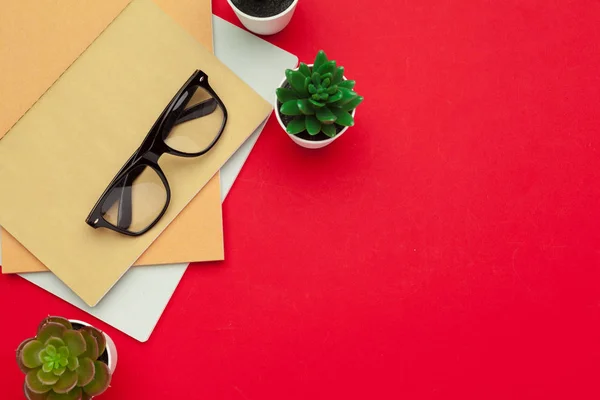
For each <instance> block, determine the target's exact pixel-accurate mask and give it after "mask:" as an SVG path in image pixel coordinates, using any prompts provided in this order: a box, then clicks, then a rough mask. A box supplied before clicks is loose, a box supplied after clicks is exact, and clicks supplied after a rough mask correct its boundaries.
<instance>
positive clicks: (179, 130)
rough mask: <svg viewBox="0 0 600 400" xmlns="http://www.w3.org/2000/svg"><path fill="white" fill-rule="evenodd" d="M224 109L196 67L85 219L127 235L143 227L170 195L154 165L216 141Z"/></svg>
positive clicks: (159, 212)
mask: <svg viewBox="0 0 600 400" xmlns="http://www.w3.org/2000/svg"><path fill="white" fill-rule="evenodd" d="M226 123H227V109H226V108H225V105H224V104H223V102H222V101H221V99H219V96H218V95H217V94H216V93H215V91H214V90H213V89H212V88H211V87H210V85H209V83H208V76H207V75H206V74H205V73H204V72H202V71H200V70H196V71H195V72H194V73H193V74H192V76H190V78H189V79H188V81H187V82H186V83H185V84H184V85H183V86H182V87H181V89H179V91H178V92H177V94H176V95H175V96H174V97H173V99H172V100H171V101H170V102H169V104H168V105H167V107H166V108H165V109H164V110H163V112H162V113H161V114H160V116H159V117H158V119H157V120H156V122H155V123H154V125H153V126H152V128H151V129H150V132H149V133H148V135H146V137H145V139H144V140H143V142H142V144H141V145H140V147H139V148H138V149H137V150H136V151H135V153H134V154H133V155H132V156H131V157H130V158H129V160H128V161H127V162H126V163H125V165H124V166H123V167H122V168H121V170H120V171H119V172H118V173H117V174H116V176H115V177H114V178H113V180H112V181H111V182H110V184H109V185H108V187H107V188H106V190H105V191H104V193H102V195H101V196H100V199H99V200H98V202H97V203H96V205H94V207H93V209H92V211H91V212H90V214H89V215H88V217H87V219H86V223H87V224H88V225H90V226H91V227H93V228H108V229H111V230H113V231H116V232H119V233H121V234H124V235H129V236H139V235H142V234H144V233H146V232H148V231H149V230H150V229H151V228H152V227H153V226H154V225H156V223H157V222H158V221H159V220H160V218H161V217H162V216H163V215H164V213H165V212H166V210H167V208H168V206H169V202H170V199H171V189H170V187H169V182H168V180H167V177H166V176H165V174H164V173H163V171H162V169H161V168H160V166H159V165H158V160H159V159H160V157H161V156H162V155H163V154H165V153H166V154H170V155H173V156H179V157H199V156H201V155H203V154H206V153H207V152H208V151H210V150H211V149H212V148H213V147H214V145H215V144H216V143H217V141H218V140H219V138H220V137H221V134H222V133H223V130H224V129H225V125H226Z"/></svg>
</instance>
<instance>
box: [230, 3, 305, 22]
mask: <svg viewBox="0 0 600 400" xmlns="http://www.w3.org/2000/svg"><path fill="white" fill-rule="evenodd" d="M231 2H232V3H233V4H234V5H235V6H236V7H237V8H238V9H239V10H240V11H241V12H243V13H245V14H248V15H251V16H253V17H259V18H265V17H273V16H275V15H277V14H281V13H282V12H284V11H285V10H287V9H288V7H289V6H291V5H292V3H293V2H294V0H231Z"/></svg>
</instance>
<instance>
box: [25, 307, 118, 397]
mask: <svg viewBox="0 0 600 400" xmlns="http://www.w3.org/2000/svg"><path fill="white" fill-rule="evenodd" d="M105 349H106V340H105V338H104V335H103V334H102V332H100V331H99V330H97V329H96V328H92V327H87V326H84V327H82V328H81V329H77V330H76V329H73V325H72V324H71V323H70V322H69V321H68V320H66V319H64V318H61V317H48V318H46V319H44V320H43V321H42V322H41V323H40V325H39V327H38V330H37V334H36V336H35V337H33V338H29V339H26V340H24V341H23V342H22V343H21V344H20V345H19V348H18V349H17V364H18V365H19V368H20V369H21V371H23V373H24V374H25V385H24V390H25V395H26V396H27V398H28V399H30V400H86V399H90V398H92V397H93V396H98V395H100V394H102V393H103V392H104V391H105V390H106V389H107V388H108V385H109V383H110V379H111V372H110V370H109V368H108V365H106V364H105V363H103V362H102V361H99V360H98V358H99V357H100V356H101V355H102V353H104V350H105Z"/></svg>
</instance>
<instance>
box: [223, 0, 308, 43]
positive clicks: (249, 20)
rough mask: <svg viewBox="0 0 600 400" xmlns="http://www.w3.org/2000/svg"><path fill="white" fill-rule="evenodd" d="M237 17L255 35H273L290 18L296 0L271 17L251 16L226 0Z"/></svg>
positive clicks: (283, 26)
mask: <svg viewBox="0 0 600 400" xmlns="http://www.w3.org/2000/svg"><path fill="white" fill-rule="evenodd" d="M227 2H228V3H229V5H230V6H231V8H232V9H233V11H234V12H235V14H236V15H237V17H238V18H239V20H240V22H241V23H242V25H244V26H245V27H246V29H248V30H249V31H251V32H254V33H256V34H257V35H273V34H275V33H277V32H280V31H282V30H283V28H285V27H286V26H287V25H288V24H289V23H290V20H291V19H292V16H293V15H294V11H295V10H296V6H297V5H298V0H294V2H293V3H292V4H291V5H290V6H289V7H288V8H287V9H286V10H285V11H283V12H281V13H279V14H277V15H273V16H272V17H253V16H252V15H248V14H246V13H244V12H243V11H241V10H240V9H239V8H237V7H236V6H235V4H233V2H232V1H231V0H227Z"/></svg>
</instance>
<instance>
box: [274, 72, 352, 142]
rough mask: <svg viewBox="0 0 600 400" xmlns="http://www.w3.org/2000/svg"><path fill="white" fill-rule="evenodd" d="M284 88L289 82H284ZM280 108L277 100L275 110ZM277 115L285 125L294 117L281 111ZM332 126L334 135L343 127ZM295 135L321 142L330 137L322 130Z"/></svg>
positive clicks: (288, 85)
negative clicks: (312, 133) (315, 132)
mask: <svg viewBox="0 0 600 400" xmlns="http://www.w3.org/2000/svg"><path fill="white" fill-rule="evenodd" d="M283 87H284V88H288V89H289V88H290V84H289V83H287V82H286V83H285V84H284V85H283ZM280 109H281V102H280V101H279V100H278V101H277V112H278V113H279V110H280ZM279 117H280V118H281V122H283V124H284V125H285V126H287V124H289V123H290V121H291V120H293V119H294V117H290V116H288V115H283V114H281V113H279ZM333 126H335V133H336V135H338V134H339V133H340V132H341V131H342V129H344V128H345V127H343V126H340V125H338V124H333ZM294 136H296V137H299V138H300V139H304V140H309V141H311V142H321V141H323V140H327V139H331V138H330V137H329V136H327V135H326V134H324V133H323V132H319V133H317V134H316V135H314V136H311V135H309V133H308V132H307V131H302V132H300V133H298V134H296V135H294Z"/></svg>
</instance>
